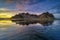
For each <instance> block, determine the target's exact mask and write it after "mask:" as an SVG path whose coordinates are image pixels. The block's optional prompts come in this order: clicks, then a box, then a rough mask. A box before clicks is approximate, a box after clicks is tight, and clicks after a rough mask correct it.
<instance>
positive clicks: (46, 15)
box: [39, 12, 54, 21]
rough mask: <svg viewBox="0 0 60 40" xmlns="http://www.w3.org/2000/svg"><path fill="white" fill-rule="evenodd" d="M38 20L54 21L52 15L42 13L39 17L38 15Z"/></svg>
mask: <svg viewBox="0 0 60 40" xmlns="http://www.w3.org/2000/svg"><path fill="white" fill-rule="evenodd" d="M39 19H40V21H51V20H54V15H53V14H51V13H49V12H46V13H42V14H41V15H39Z"/></svg>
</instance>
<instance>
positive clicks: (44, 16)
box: [12, 12, 55, 21]
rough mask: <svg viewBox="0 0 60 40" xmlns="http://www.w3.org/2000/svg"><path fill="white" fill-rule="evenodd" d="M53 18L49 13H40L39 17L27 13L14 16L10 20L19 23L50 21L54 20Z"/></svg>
mask: <svg viewBox="0 0 60 40" xmlns="http://www.w3.org/2000/svg"><path fill="white" fill-rule="evenodd" d="M54 19H55V17H54V15H53V14H51V13H49V12H45V13H42V14H40V15H36V14H29V13H19V14H16V15H15V16H13V17H12V20H20V21H24V20H25V21H29V20H30V21H33V20H34V21H42V20H44V21H50V20H54Z"/></svg>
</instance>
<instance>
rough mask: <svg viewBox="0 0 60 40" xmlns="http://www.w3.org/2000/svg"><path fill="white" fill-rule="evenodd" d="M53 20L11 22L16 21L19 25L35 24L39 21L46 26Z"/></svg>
mask: <svg viewBox="0 0 60 40" xmlns="http://www.w3.org/2000/svg"><path fill="white" fill-rule="evenodd" d="M53 21H54V20H50V21H16V20H15V21H12V22H16V24H20V25H29V24H36V23H40V24H42V25H43V26H48V25H51V24H52V23H53Z"/></svg>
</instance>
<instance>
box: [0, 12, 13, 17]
mask: <svg viewBox="0 0 60 40" xmlns="http://www.w3.org/2000/svg"><path fill="white" fill-rule="evenodd" d="M12 16H13V15H12V14H8V13H1V14H0V18H11V17H12Z"/></svg>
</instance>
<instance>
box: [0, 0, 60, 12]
mask: <svg viewBox="0 0 60 40" xmlns="http://www.w3.org/2000/svg"><path fill="white" fill-rule="evenodd" d="M0 10H11V11H23V12H33V13H42V12H47V11H48V12H51V13H60V0H0Z"/></svg>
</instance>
